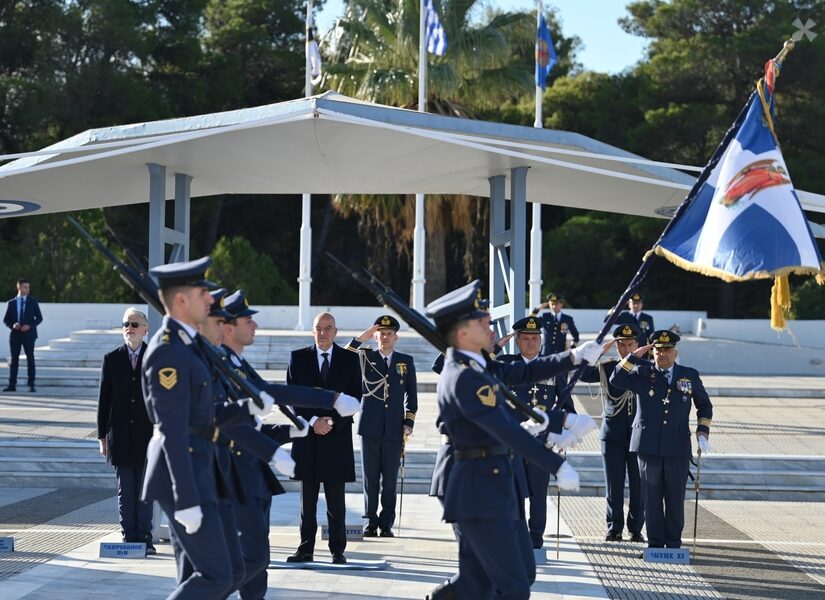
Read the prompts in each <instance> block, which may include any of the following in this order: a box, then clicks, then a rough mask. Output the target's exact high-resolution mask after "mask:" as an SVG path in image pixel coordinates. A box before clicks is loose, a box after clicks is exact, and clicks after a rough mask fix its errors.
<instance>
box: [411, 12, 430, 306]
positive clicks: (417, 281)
mask: <svg viewBox="0 0 825 600" xmlns="http://www.w3.org/2000/svg"><path fill="white" fill-rule="evenodd" d="M419 13H420V14H419V16H418V112H427V40H426V36H425V35H424V27H425V19H424V17H425V12H424V0H420V2H419ZM425 247H426V230H425V228H424V194H416V195H415V229H413V277H412V306H413V308H414V309H416V310H418V311H423V310H424V284H425V283H426V281H427V279H426V269H425V264H424V259H425V253H424V251H425Z"/></svg>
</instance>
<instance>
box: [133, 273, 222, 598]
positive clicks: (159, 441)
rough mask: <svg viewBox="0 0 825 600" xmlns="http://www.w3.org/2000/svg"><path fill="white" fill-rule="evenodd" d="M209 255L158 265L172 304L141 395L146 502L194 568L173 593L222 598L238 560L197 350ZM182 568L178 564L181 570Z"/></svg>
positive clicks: (204, 366)
mask: <svg viewBox="0 0 825 600" xmlns="http://www.w3.org/2000/svg"><path fill="white" fill-rule="evenodd" d="M210 263H211V260H210V259H209V257H203V258H201V259H199V260H195V261H189V262H184V263H174V264H168V265H163V266H160V267H155V268H153V269H151V270H150V274H151V275H152V276H153V277H155V278H156V279H157V281H158V286H159V287H160V292H159V293H160V298H161V301H162V303H163V306H164V308H165V309H166V316H165V317H164V319H163V324H162V326H161V327H160V329H159V330H158V331H157V333H156V334H155V335H154V336H152V339H151V341H150V342H149V345H148V347H147V349H146V356H145V357H144V359H143V393H144V398H145V401H146V409H147V412H148V413H149V419H150V420H151V421H152V423H153V424H154V426H155V433H154V435H153V437H152V439H151V440H150V442H149V447H148V450H147V466H146V478H145V482H144V488H143V499H144V500H147V501H152V500H154V501H157V502H158V504H160V507H161V509H162V510H163V512H165V513H166V516H167V517H168V518H169V531H170V537H171V538H172V542H173V544H175V546H176V549H179V552H177V553H176V558H177V559H178V565H179V567H181V566H182V562H183V561H184V560H186V561H188V562H189V563H190V564H191V565H192V571H191V574H190V575H189V577H187V578H185V579H183V578H182V577H181V578H180V579H181V580H180V581H178V585H177V587H176V588H175V590H174V591H173V592H172V594H171V595H170V596H169V597H170V598H192V599H193V600H205V599H211V598H223V597H225V596H226V595H227V594H228V593H229V592H230V591H231V590H230V587H231V585H232V565H231V562H230V557H229V553H228V551H227V548H226V542H225V539H224V531H223V526H222V524H221V519H220V516H219V514H218V496H217V492H216V475H217V472H216V468H215V444H214V440H215V438H216V435H215V433H216V429H215V427H214V419H215V408H214V404H213V400H212V374H211V372H210V368H209V365H208V363H207V362H206V359H205V357H204V356H203V354H202V353H201V350H200V349H199V345H200V344H201V343H202V342H201V340H200V339H199V335H198V332H197V327H198V326H199V325H201V324H203V323H204V322H205V321H206V318H207V315H208V314H209V308H210V305H211V304H212V297H211V296H210V295H209V292H208V289H209V288H210V287H213V286H212V284H210V283H209V282H208V281H206V280H205V279H204V273H205V272H206V269H207V268H208V267H209V265H210ZM180 572H182V570H181V569H179V573H180Z"/></svg>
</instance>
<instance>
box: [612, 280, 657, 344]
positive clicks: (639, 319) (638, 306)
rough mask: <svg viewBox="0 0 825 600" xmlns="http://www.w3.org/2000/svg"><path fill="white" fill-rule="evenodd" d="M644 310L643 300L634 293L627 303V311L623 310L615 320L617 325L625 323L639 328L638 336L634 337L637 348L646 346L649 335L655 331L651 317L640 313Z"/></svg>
mask: <svg viewBox="0 0 825 600" xmlns="http://www.w3.org/2000/svg"><path fill="white" fill-rule="evenodd" d="M643 308H644V298H643V297H642V295H641V294H640V293H639V292H634V293H633V295H631V296H630V299H629V300H628V301H627V310H623V311H622V312H621V313H620V314H619V318H618V319H616V324H617V325H624V324H625V323H627V324H630V325H635V326H636V327H638V328H639V334H638V335H637V336H636V343H637V344H638V345H639V347H642V346H644V345H646V344H647V341H648V338H649V337H650V334H651V333H652V332H653V331H654V330H655V327H654V326H653V317H652V316H650V315H649V314H647V313H646V312H642V309H643Z"/></svg>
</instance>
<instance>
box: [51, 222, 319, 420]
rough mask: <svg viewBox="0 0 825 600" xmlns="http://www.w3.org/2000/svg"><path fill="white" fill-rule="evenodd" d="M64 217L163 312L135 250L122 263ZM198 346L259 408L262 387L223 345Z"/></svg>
mask: <svg viewBox="0 0 825 600" xmlns="http://www.w3.org/2000/svg"><path fill="white" fill-rule="evenodd" d="M66 218H67V219H68V220H69V222H70V223H71V224H72V225H74V226H75V228H77V230H78V231H79V232H80V233H81V235H82V236H83V237H84V238H86V239H87V240H88V241H89V242H90V243H91V244H92V245H93V246H94V247H95V248H96V249H97V250H98V252H100V253H101V254H102V255H103V257H104V258H105V259H106V260H108V261H109V262H110V263H111V264H112V267H113V268H114V270H115V271H116V272H117V274H118V275H120V278H121V279H123V281H125V282H126V285H128V286H129V287H130V288H131V289H132V291H133V292H135V293H136V294H137V295H138V296H140V297H141V298H142V299H143V301H144V302H146V304H148V305H149V306H151V307H152V308H154V309H155V310H156V311H158V312H159V313H161V314H163V313H165V312H166V310H165V309H164V308H163V305H162V304H161V302H160V297H159V296H158V287H157V284H156V283H155V282H154V281H153V280H152V278H151V277H149V275H148V273H147V272H146V270H145V269H143V267H142V266H141V265H140V262H139V261H138V260H137V258H136V257H135V256H134V254H132V253H131V252H130V251H126V249H124V251H125V252H126V253H127V256H129V259H130V262H132V263H133V264H132V265H128V264H126V263H124V262H123V261H122V260H120V259H119V258H118V257H117V256H115V255H114V254H113V253H112V251H111V250H109V249H108V248H107V247H106V246H105V244H103V243H102V242H101V241H100V240H98V239H97V238H96V237H94V236H93V235H92V234H91V233H89V232H88V231H86V229H85V228H84V227H83V226H82V225H81V224H80V223H78V222H77V220H76V219H74V218H73V217H70V216H67V217H66ZM200 349H201V350H202V351H203V354H204V356H205V357H206V359H207V360H208V361H209V364H210V365H212V367H214V368H215V369H216V370H217V371H218V372H219V373H220V374H221V375H223V376H224V377H225V378H226V379H228V380H229V381H230V382H231V383H233V384H234V385H235V386H237V388H238V389H239V390H240V391H241V393H242V394H244V395H245V396H247V397H249V398H251V399H252V401H253V402H254V403H255V405H256V406H257V407H258V408H263V407H264V402H263V400H262V399H261V390H259V389H258V388H257V387H256V386H254V385H253V384H252V383H250V382H249V381H248V380H247V379H245V378H243V377H241V376H240V375H238V373H237V372H236V371H235V369H234V368H233V367H232V364H231V363H230V362H229V358H228V357H227V355H226V352H224V350H223V349H222V348H218V347H216V346H213V345H212V344H210V343H209V342H208V341H207V340H206V339H203V344H202V345H201V346H200ZM278 408H279V409H280V410H281V412H283V413H284V415H286V417H287V418H288V419H289V420H290V421H291V422H292V424H293V425H295V426H296V427H297V428H298V429H303V424H302V423H301V421H299V420H298V418H297V417H296V416H295V413H293V412H292V411H291V410H289V409H288V408H285V407H283V406H281V405H279V406H278Z"/></svg>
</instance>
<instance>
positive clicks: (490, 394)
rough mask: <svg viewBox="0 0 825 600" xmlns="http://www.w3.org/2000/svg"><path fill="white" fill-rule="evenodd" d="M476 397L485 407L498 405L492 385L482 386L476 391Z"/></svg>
mask: <svg viewBox="0 0 825 600" xmlns="http://www.w3.org/2000/svg"><path fill="white" fill-rule="evenodd" d="M476 396H478V399H479V400H481V403H482V404H483V405H484V406H495V405H496V392H495V390H493V387H492V386H490V385H482V386H481V387H480V388H478V389H477V390H476Z"/></svg>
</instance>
